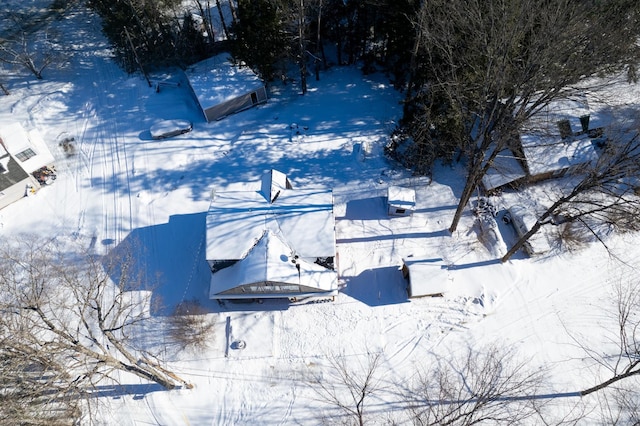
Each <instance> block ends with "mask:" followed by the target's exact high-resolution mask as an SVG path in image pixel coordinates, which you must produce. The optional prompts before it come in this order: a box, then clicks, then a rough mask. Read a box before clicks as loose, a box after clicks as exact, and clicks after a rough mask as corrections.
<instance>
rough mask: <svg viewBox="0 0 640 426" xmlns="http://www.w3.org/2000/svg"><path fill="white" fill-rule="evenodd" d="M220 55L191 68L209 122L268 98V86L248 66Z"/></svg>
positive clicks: (193, 84) (190, 75) (193, 86)
mask: <svg viewBox="0 0 640 426" xmlns="http://www.w3.org/2000/svg"><path fill="white" fill-rule="evenodd" d="M229 59H230V56H229V54H219V55H217V56H213V57H211V58H209V59H205V60H204V61H201V62H198V63H196V64H195V65H193V66H191V67H190V68H188V69H187V71H186V74H187V80H188V82H189V85H190V86H191V89H192V90H193V93H194V95H195V97H196V100H197V101H198V104H199V105H200V108H201V109H202V113H203V114H204V116H205V118H206V120H207V122H211V121H215V120H220V119H221V118H224V117H226V116H228V115H231V114H234V113H237V112H240V111H243V110H245V109H248V108H251V107H253V106H256V105H259V104H261V103H264V102H266V101H267V89H266V87H265V85H264V83H263V82H262V80H260V78H259V77H258V76H257V75H256V74H255V73H254V72H253V71H252V70H251V69H250V68H248V67H241V66H236V65H233V64H232V63H231V62H230V60H229Z"/></svg>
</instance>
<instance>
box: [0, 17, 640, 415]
mask: <svg viewBox="0 0 640 426" xmlns="http://www.w3.org/2000/svg"><path fill="white" fill-rule="evenodd" d="M52 25H53V27H54V28H57V29H58V30H59V32H58V33H57V34H58V35H59V37H60V39H59V42H60V44H61V45H62V46H64V48H65V49H66V52H67V54H68V58H69V61H68V63H67V64H66V65H65V66H64V67H62V68H52V69H46V70H45V72H44V80H42V81H37V80H35V79H33V78H31V77H29V76H27V75H26V74H24V73H23V72H22V71H20V74H19V75H17V74H16V73H8V72H7V71H6V70H5V71H4V74H2V75H3V79H4V81H5V82H6V86H7V87H8V88H9V90H10V92H11V94H10V96H1V97H0V125H3V124H4V123H10V122H14V121H18V122H20V123H21V124H22V125H23V126H24V127H25V128H27V129H39V130H40V132H41V133H42V134H43V136H44V137H45V140H46V141H47V143H48V144H49V147H50V149H51V151H52V152H53V153H54V156H55V157H56V168H57V171H58V178H57V180H56V181H55V183H54V184H53V185H50V186H45V187H43V188H42V189H41V190H39V191H38V192H37V193H36V194H35V195H34V196H31V197H27V198H24V199H22V200H20V201H18V202H17V203H15V204H13V205H10V206H9V207H7V208H5V209H3V210H0V234H1V235H2V238H14V237H16V236H18V235H20V234H23V233H29V234H36V235H38V236H39V237H40V238H43V239H58V240H60V241H68V242H75V243H77V244H79V245H80V246H81V247H83V248H85V249H88V250H93V251H95V253H97V254H106V253H108V252H109V251H110V250H117V249H118V248H119V247H123V246H125V245H126V244H127V243H129V242H132V241H133V242H136V243H140V244H141V246H142V247H143V248H144V249H141V250H140V251H139V253H137V262H138V265H139V266H140V267H142V268H144V270H145V272H146V273H147V274H148V276H149V277H158V278H157V279H158V281H159V282H158V285H157V287H155V288H154V289H153V292H154V294H153V297H154V298H155V299H156V300H157V301H161V302H162V304H161V305H160V307H159V308H157V309H154V311H153V312H152V315H153V316H154V318H155V319H156V320H157V321H158V323H161V322H162V321H163V318H165V317H166V315H169V314H170V313H171V312H172V310H173V308H174V307H175V306H176V305H177V304H178V303H180V302H182V301H185V300H194V299H195V300H198V301H199V302H200V303H201V304H202V306H204V307H205V309H206V310H207V311H208V312H209V315H210V317H211V318H212V319H214V320H215V323H216V331H215V333H214V336H212V339H211V341H210V344H209V346H208V348H207V349H203V350H197V351H195V350H186V351H183V350H177V349H176V348H175V347H174V346H172V345H171V344H170V343H168V342H165V341H161V340H159V341H151V342H149V345H150V346H153V347H154V348H157V350H158V351H159V354H160V355H161V356H163V357H164V358H165V359H167V361H169V362H168V366H169V368H170V369H172V370H173V371H175V372H176V373H177V374H179V375H180V376H181V377H183V378H185V379H186V380H188V381H189V382H191V383H193V384H194V385H195V386H194V388H193V389H180V390H176V391H162V390H160V389H159V388H158V387H157V386H152V385H147V384H144V383H140V382H138V381H137V379H136V378H134V377H132V376H131V377H129V376H124V375H123V376H122V377H121V381H122V382H123V383H128V384H130V385H131V386H128V387H126V388H122V389H121V388H114V389H113V390H110V389H109V388H106V389H105V392H104V396H103V397H102V398H100V400H101V404H99V405H97V407H98V409H99V416H98V419H99V420H98V423H102V424H108V425H143V424H146V425H149V424H159V425H205V424H207V425H256V424H269V425H271V424H318V423H321V422H322V421H323V419H324V420H326V421H327V423H328V424H335V423H339V422H340V421H342V420H340V419H341V418H340V417H338V416H341V415H343V412H342V411H340V410H338V409H336V408H335V407H332V406H331V405H328V404H326V403H324V402H323V401H321V400H319V398H318V395H317V393H316V392H314V391H313V389H312V388H311V385H310V379H311V378H322V380H325V381H327V382H329V381H331V380H334V371H333V368H332V365H331V360H335V359H342V360H346V363H347V365H350V366H352V367H353V368H354V370H355V369H357V368H358V366H359V365H361V364H362V363H366V360H367V359H368V357H369V354H380V355H381V367H380V368H379V369H378V370H377V371H376V374H377V376H378V377H377V378H378V380H379V381H380V383H383V384H385V386H381V388H382V390H380V391H379V392H378V393H376V395H375V396H374V397H373V398H372V399H371V401H370V402H369V405H368V408H367V409H366V410H365V412H366V413H367V414H366V418H367V419H368V420H369V421H370V422H372V423H376V424H377V423H385V422H387V421H389V420H390V419H394V420H397V421H399V422H403V421H405V420H406V418H405V417H403V413H402V412H400V411H399V410H398V407H399V406H400V403H401V400H400V399H399V398H398V395H397V394H396V393H395V392H394V391H393V390H391V388H392V385H393V384H398V383H408V382H410V381H411V380H412V379H413V377H414V376H415V373H416V372H417V371H421V370H424V371H427V370H428V369H429V364H428V362H429V360H431V359H432V358H431V357H432V356H433V355H434V354H435V355H437V356H439V357H441V358H443V359H447V358H455V357H456V356H458V355H462V354H463V353H464V352H465V350H466V349H467V347H470V348H473V349H475V350H478V351H482V350H483V348H486V347H487V346H488V345H491V344H497V345H499V346H503V347H505V348H508V349H509V350H512V351H514V353H516V354H518V356H519V357H521V358H524V359H527V360H529V365H530V366H531V368H533V369H535V368H544V369H546V370H548V371H547V377H548V380H547V381H545V383H544V387H543V388H542V389H540V395H545V396H546V399H547V400H548V401H550V403H551V404H553V405H554V406H555V408H554V409H555V410H557V412H558V413H563V410H564V409H565V408H566V409H570V408H571V407H573V405H574V404H577V403H578V402H579V401H578V398H577V397H576V396H575V392H577V391H579V390H581V389H584V388H586V387H589V386H592V385H594V384H596V383H598V381H599V380H600V379H602V378H606V371H605V370H599V369H598V367H597V366H596V365H594V364H593V362H590V361H589V359H588V358H587V356H586V354H585V353H584V351H583V350H582V349H581V348H580V347H578V346H577V345H576V343H575V340H574V339H575V338H578V339H580V340H581V341H585V342H589V343H590V344H594V345H595V346H596V347H597V348H598V350H599V351H602V352H606V351H607V350H608V347H607V342H608V340H607V339H608V337H609V335H608V334H607V330H606V328H607V326H608V325H609V324H610V321H612V320H615V318H612V317H611V315H610V314H611V312H612V309H613V308H614V297H613V293H614V289H615V285H617V284H618V283H620V282H624V280H625V279H626V278H628V277H631V276H636V275H637V269H636V267H637V265H638V253H639V252H638V249H637V247H638V244H637V243H638V236H637V235H626V236H624V237H615V238H613V237H612V238H610V240H607V244H608V246H609V250H610V251H611V252H612V253H614V254H615V256H611V255H610V254H609V253H608V252H607V251H606V250H605V249H604V247H603V246H602V245H592V246H589V247H586V248H583V249H581V250H578V251H575V252H562V253H559V252H558V251H554V252H552V253H551V254H550V255H547V256H545V257H542V258H538V259H529V258H527V257H526V256H524V255H523V254H522V253H518V254H517V255H516V256H514V258H513V259H512V260H511V261H509V262H508V263H506V264H500V263H499V262H498V261H496V259H495V256H492V255H491V253H490V251H489V250H488V249H487V247H485V246H484V245H483V244H481V243H480V242H479V241H478V238H477V233H476V230H475V228H474V227H473V223H474V218H473V216H472V214H471V212H470V211H467V212H466V214H465V216H464V217H463V219H462V222H461V225H460V227H459V230H458V231H457V232H455V233H454V234H453V235H451V234H450V233H449V232H448V231H447V228H448V226H449V224H450V221H451V218H452V215H453V212H454V211H455V207H456V204H457V199H458V196H459V194H460V191H461V189H462V183H463V180H462V179H463V176H464V171H463V170H462V169H460V168H457V167H439V168H438V169H437V170H436V171H435V173H434V177H433V181H429V180H428V179H426V178H421V177H413V176H411V174H410V173H409V172H408V171H406V170H403V169H401V168H398V167H397V166H395V165H393V164H391V163H390V162H388V161H387V160H386V159H385V158H384V157H383V155H382V154H383V146H384V144H385V142H386V140H387V136H388V134H389V132H390V131H391V130H392V129H393V127H394V125H395V121H396V120H397V119H398V118H399V117H400V114H401V104H400V101H401V99H402V94H400V93H398V92H396V91H394V89H393V88H392V87H391V86H390V85H389V84H388V82H387V81H386V79H385V77H384V76H383V75H372V76H366V77H363V76H362V74H361V73H360V72H359V71H358V70H357V69H354V68H340V67H333V68H331V69H330V70H328V71H326V72H323V73H322V74H321V80H320V81H318V82H316V81H315V80H313V79H312V78H311V79H309V81H308V83H309V92H308V94H307V95H305V96H300V95H299V93H298V90H297V87H296V86H295V84H293V85H287V86H282V85H276V86H272V87H270V99H269V101H268V102H267V103H266V104H264V105H261V106H259V107H257V108H254V109H251V110H248V111H245V112H242V113H239V114H237V115H234V116H231V117H228V118H226V119H223V120H221V121H217V122H212V123H206V122H205V120H204V118H203V116H202V115H201V112H200V111H199V109H198V108H197V105H196V103H195V101H194V99H193V97H192V95H191V94H190V93H189V91H188V88H187V85H186V83H185V80H184V76H183V74H182V73H181V72H180V71H178V70H173V71H171V70H170V71H167V72H166V74H164V75H154V76H153V78H154V80H156V81H160V80H162V81H169V82H172V83H180V85H179V86H176V87H173V86H168V85H167V86H162V87H161V90H160V92H159V93H156V92H155V91H154V90H153V89H151V88H149V87H148V86H147V84H146V81H145V80H144V79H143V78H141V77H140V76H138V75H133V76H128V75H126V74H125V73H123V72H122V71H121V70H120V69H119V68H118V66H117V65H116V64H115V63H114V62H113V61H112V58H111V56H110V53H109V50H108V46H107V44H106V42H105V40H103V39H101V38H99V36H97V35H96V34H98V32H99V23H98V22H97V20H96V19H95V17H94V16H91V15H90V14H89V13H87V12H86V11H84V10H82V9H74V10H73V13H70V14H68V15H67V17H66V18H65V19H64V20H62V21H56V22H54V23H53V24H52ZM67 28H73V30H69V31H67V30H65V31H62V29H67ZM616 90H617V91H616V92H615V96H612V97H613V98H615V99H616V101H617V102H619V104H620V107H621V108H624V110H625V111H627V110H632V111H637V110H638V105H637V104H636V102H637V101H636V100H637V99H640V97H638V91H639V90H638V87H636V86H628V85H626V84H622V85H620V86H617V87H616ZM160 119H186V120H189V121H191V122H193V131H191V132H190V133H187V134H184V135H180V136H177V137H174V138H170V139H166V140H161V141H156V140H152V138H151V135H150V132H149V128H150V127H151V126H152V124H153V123H154V122H156V121H158V120H160ZM61 135H70V136H72V137H73V138H74V139H75V141H76V150H77V153H76V155H73V156H66V155H65V153H64V151H63V150H62V149H61V148H60V147H59V146H58V145H57V143H56V141H57V140H59V138H60V137H61ZM363 147H366V149H364V148H363ZM271 168H275V169H278V170H280V171H282V172H284V173H287V174H288V176H289V178H290V179H291V181H292V183H293V185H294V187H300V188H310V187H321V188H332V189H333V191H334V195H335V216H336V238H337V252H338V256H339V276H340V278H341V283H342V284H343V285H344V288H343V290H342V291H341V292H340V294H339V296H338V297H337V298H336V300H335V301H334V302H332V303H309V304H304V303H301V304H289V303H285V302H281V301H264V303H261V304H249V305H245V304H239V305H234V304H232V303H227V304H225V305H224V306H220V305H219V304H218V303H216V302H213V301H209V300H208V299H207V297H208V291H209V289H208V285H209V275H210V272H209V269H208V266H207V264H206V261H205V258H204V236H205V233H204V232H205V215H206V212H207V209H208V207H209V201H210V196H211V191H212V190H213V189H215V190H217V191H222V190H231V189H237V188H242V187H243V185H245V184H246V183H247V182H253V181H256V180H257V179H259V177H260V176H261V175H262V174H263V173H264V172H265V171H267V170H269V169H271ZM389 185H402V186H409V187H413V188H415V190H416V195H417V210H416V212H415V213H414V215H413V216H412V217H399V218H389V217H388V216H387V214H386V205H385V200H384V197H385V194H386V189H387V187H388V186H389ZM544 194H545V191H544V188H543V187H536V188H530V189H528V190H526V191H523V192H522V193H520V194H506V195H505V196H504V199H503V201H504V202H505V203H506V202H512V201H514V200H515V199H516V198H517V199H518V201H519V202H525V203H527V202H534V201H535V202H537V201H540V200H541V198H542V197H544ZM542 201H544V200H542ZM500 207H504V206H500ZM503 232H504V234H503V237H504V238H505V241H506V242H507V243H509V242H513V240H514V238H515V236H514V235H513V231H511V230H510V229H508V228H505V229H503ZM410 256H413V257H427V258H434V259H435V258H441V259H443V260H444V262H445V263H446V264H447V265H448V266H449V269H448V273H447V275H448V280H449V281H450V287H451V291H450V292H449V293H448V294H446V295H445V296H444V297H441V298H421V299H411V300H409V299H408V298H407V293H406V285H407V284H406V281H405V280H404V278H403V277H402V274H401V271H400V266H401V263H402V259H403V258H407V257H410ZM228 326H230V329H229V328H228ZM229 332H230V334H231V340H235V339H241V340H243V341H245V342H246V348H244V349H242V350H238V349H233V348H231V349H230V348H228V347H227V345H226V342H227V335H226V334H227V333H229ZM225 355H226V356H225ZM384 389H388V390H387V391H385V390H384ZM582 402H583V403H584V404H585V405H586V406H589V404H592V403H594V401H593V399H586V398H585V400H583V401H582ZM327 419H329V420H327Z"/></svg>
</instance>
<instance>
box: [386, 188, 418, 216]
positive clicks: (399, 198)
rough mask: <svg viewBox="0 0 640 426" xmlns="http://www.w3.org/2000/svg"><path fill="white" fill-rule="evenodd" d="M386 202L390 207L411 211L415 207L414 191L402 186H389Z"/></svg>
mask: <svg viewBox="0 0 640 426" xmlns="http://www.w3.org/2000/svg"><path fill="white" fill-rule="evenodd" d="M387 202H388V204H389V205H390V206H392V207H398V208H401V209H407V210H413V209H415V207H416V191H415V190H414V189H412V188H405V187H402V186H390V187H389V188H388V189H387Z"/></svg>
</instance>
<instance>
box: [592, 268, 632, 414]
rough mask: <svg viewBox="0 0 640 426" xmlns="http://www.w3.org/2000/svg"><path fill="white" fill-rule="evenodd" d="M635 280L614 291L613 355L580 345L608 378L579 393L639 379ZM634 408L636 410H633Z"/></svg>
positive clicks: (621, 285)
mask: <svg viewBox="0 0 640 426" xmlns="http://www.w3.org/2000/svg"><path fill="white" fill-rule="evenodd" d="M639 284H640V283H639V281H638V280H637V279H634V280H631V281H628V282H624V283H621V284H620V285H619V286H618V287H617V288H616V293H617V294H616V299H617V301H616V302H617V303H616V314H617V324H616V325H617V327H616V330H615V335H614V337H613V338H612V341H613V342H614V343H615V345H616V348H615V352H614V353H611V354H607V355H604V356H603V355H602V351H601V350H598V349H590V348H587V347H586V346H585V345H581V346H582V348H583V349H584V350H585V351H586V352H587V354H588V355H589V357H590V358H591V359H593V360H594V361H595V362H596V363H597V364H598V365H600V366H601V367H603V368H604V369H605V370H607V371H609V378H608V379H606V380H604V381H603V382H601V383H598V384H597V385H595V386H592V387H590V388H588V389H584V390H582V391H580V394H581V395H589V394H591V393H594V392H597V391H599V390H602V389H605V388H608V387H611V386H612V385H614V384H615V383H617V382H619V381H621V380H625V379H629V378H631V377H640V286H639ZM637 402H638V401H636V403H637ZM636 409H637V407H636Z"/></svg>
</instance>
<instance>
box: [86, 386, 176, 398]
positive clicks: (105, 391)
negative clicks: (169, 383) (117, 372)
mask: <svg viewBox="0 0 640 426" xmlns="http://www.w3.org/2000/svg"><path fill="white" fill-rule="evenodd" d="M162 391H166V389H165V388H163V387H162V386H160V385H159V384H157V383H147V384H130V385H120V384H114V385H113V386H109V385H100V386H95V388H94V390H93V391H92V392H91V393H90V397H91V398H103V397H107V398H113V399H118V398H121V397H123V396H133V399H142V398H144V397H145V396H146V395H147V394H150V393H152V392H162Z"/></svg>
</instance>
